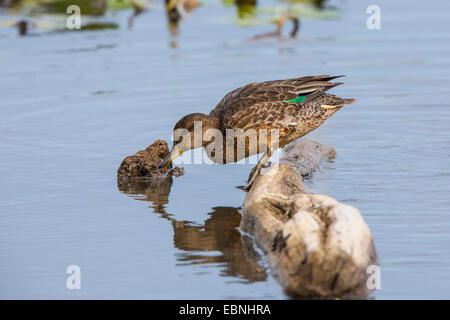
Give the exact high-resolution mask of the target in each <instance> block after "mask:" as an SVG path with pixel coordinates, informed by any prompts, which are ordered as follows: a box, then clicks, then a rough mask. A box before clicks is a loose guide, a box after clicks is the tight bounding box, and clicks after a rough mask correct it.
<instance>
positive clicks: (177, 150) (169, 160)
mask: <svg viewBox="0 0 450 320" xmlns="http://www.w3.org/2000/svg"><path fill="white" fill-rule="evenodd" d="M182 153H183V149H182V148H180V147H178V145H175V146H173V148H172V150H170V152H169V153H168V154H167V155H166V156H165V157H164V159H163V160H162V161H161V162H160V163H159V164H158V168H162V167H164V166H165V165H167V164H169V163H172V161H173V160H174V159H175V158H176V157H178V156H179V155H180V154H182Z"/></svg>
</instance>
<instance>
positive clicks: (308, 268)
mask: <svg viewBox="0 0 450 320" xmlns="http://www.w3.org/2000/svg"><path fill="white" fill-rule="evenodd" d="M334 154H335V153H334V150H333V149H332V148H330V147H327V146H323V145H321V144H320V143H318V142H315V141H311V140H304V141H302V142H300V143H297V144H294V145H292V146H290V148H288V150H287V152H286V153H285V154H284V155H283V156H282V158H281V159H280V164H279V165H273V166H272V167H270V168H269V169H266V171H265V172H264V174H263V175H260V176H259V177H258V178H257V179H256V181H255V183H254V185H253V186H252V188H251V190H250V191H249V193H248V194H247V196H246V198H245V200H244V209H243V219H242V221H241V224H240V228H241V229H242V230H243V231H245V232H247V233H249V234H250V235H253V236H254V239H255V241H256V243H257V245H258V246H260V247H261V248H262V249H263V251H264V252H265V253H266V255H267V258H268V261H269V265H270V267H271V270H272V272H273V273H274V275H275V277H276V278H277V280H278V281H279V283H280V284H281V285H282V287H283V288H284V289H285V292H286V293H287V294H289V295H291V296H301V297H315V298H322V297H328V298H333V297H340V298H346V297H348V298H352V297H353V298H363V297H366V296H367V294H368V293H369V290H368V288H367V285H366V282H367V278H368V274H367V268H368V266H370V265H377V264H378V258H377V254H376V251H375V247H374V244H373V240H372V235H371V233H370V230H369V228H368V226H367V225H366V223H365V222H364V219H363V218H362V216H361V214H360V212H359V211H358V209H356V208H354V207H352V206H349V205H345V204H341V203H339V202H338V201H337V200H335V199H333V198H330V197H329V196H326V195H320V194H308V193H307V189H306V186H305V185H304V183H303V180H302V176H305V175H308V174H311V173H312V172H313V171H314V170H316V169H317V168H319V167H320V163H321V161H324V160H329V159H332V158H333V157H334Z"/></svg>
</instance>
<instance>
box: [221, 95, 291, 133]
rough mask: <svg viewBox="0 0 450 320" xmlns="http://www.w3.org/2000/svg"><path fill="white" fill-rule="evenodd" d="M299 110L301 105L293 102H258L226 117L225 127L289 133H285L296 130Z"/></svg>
mask: <svg viewBox="0 0 450 320" xmlns="http://www.w3.org/2000/svg"><path fill="white" fill-rule="evenodd" d="M298 108H299V105H298V104H297V103H295V102H292V101H272V102H257V103H255V104H253V105H251V106H249V107H248V108H245V109H241V110H239V111H237V112H235V113H233V114H232V115H225V116H224V119H223V120H224V127H225V128H227V129H235V130H236V129H242V130H244V131H246V130H249V129H254V130H255V131H258V130H261V129H265V130H268V131H269V130H271V129H279V130H281V131H283V133H288V132H284V131H286V130H287V131H290V130H291V129H292V130H293V129H295V126H296V123H294V122H295V119H296V114H297V113H298ZM283 133H282V134H283Z"/></svg>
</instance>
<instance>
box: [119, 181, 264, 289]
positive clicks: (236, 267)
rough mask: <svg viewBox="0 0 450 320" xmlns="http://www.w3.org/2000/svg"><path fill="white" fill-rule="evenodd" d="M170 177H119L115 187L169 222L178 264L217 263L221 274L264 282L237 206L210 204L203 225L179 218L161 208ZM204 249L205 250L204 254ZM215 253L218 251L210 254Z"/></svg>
mask: <svg viewBox="0 0 450 320" xmlns="http://www.w3.org/2000/svg"><path fill="white" fill-rule="evenodd" d="M172 182H173V180H172V177H168V178H165V179H159V180H158V179H150V180H149V179H142V178H128V179H119V180H118V188H119V190H120V191H122V192H123V193H125V194H128V195H131V196H134V197H133V198H135V199H136V200H141V201H149V202H151V203H152V206H151V208H153V211H154V212H155V213H158V214H160V215H161V217H163V218H164V219H167V220H168V221H170V222H171V224H172V227H173V231H174V237H173V243H174V246H175V247H176V248H178V249H180V250H183V251H184V252H183V253H180V254H177V261H178V262H179V265H180V266H182V265H194V264H211V263H212V264H220V266H224V267H223V269H221V275H222V276H227V277H236V278H238V279H241V280H243V282H244V283H252V282H257V281H265V280H266V279H267V271H266V268H265V267H263V266H262V265H261V259H260V255H259V254H258V253H257V251H255V249H254V244H253V241H252V240H251V238H249V237H248V236H245V235H241V233H240V232H239V230H238V227H239V224H240V222H241V215H240V213H239V210H240V208H234V207H214V208H212V211H211V212H210V213H208V216H209V217H208V219H206V220H205V221H204V223H203V225H196V224H193V223H192V222H189V221H179V220H176V219H175V218H173V215H171V214H168V213H167V212H166V210H165V205H166V204H167V203H168V202H169V200H168V199H169V193H170V188H171V186H172ZM206 252H208V253H206ZM213 252H219V254H211V253H213Z"/></svg>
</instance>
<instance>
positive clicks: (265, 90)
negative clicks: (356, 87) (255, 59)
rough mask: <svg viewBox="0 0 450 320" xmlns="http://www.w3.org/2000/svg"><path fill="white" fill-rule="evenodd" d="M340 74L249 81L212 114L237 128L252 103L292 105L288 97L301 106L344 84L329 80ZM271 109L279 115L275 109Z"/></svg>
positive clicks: (265, 105)
mask: <svg viewBox="0 0 450 320" xmlns="http://www.w3.org/2000/svg"><path fill="white" fill-rule="evenodd" d="M338 77H342V76H329V75H321V76H309V77H301V78H292V79H286V80H273V81H265V82H254V83H249V84H247V85H245V86H243V87H240V88H237V89H235V90H233V91H231V92H229V93H228V94H227V95H225V97H223V99H222V100H221V101H220V102H219V103H218V104H217V106H216V107H215V108H214V110H213V111H211V113H210V115H211V116H215V117H218V118H219V119H221V121H222V124H223V126H224V127H227V128H232V127H234V128H236V123H241V120H240V119H241V118H242V117H243V115H246V114H249V112H248V111H246V110H247V109H248V108H250V107H251V106H254V105H256V104H258V106H259V107H260V106H261V104H263V105H264V108H263V109H265V108H270V109H273V108H276V107H283V106H288V105H289V104H292V102H289V100H294V99H297V100H296V101H295V103H296V104H297V106H298V105H299V104H300V105H302V104H305V103H307V102H309V101H312V100H314V99H316V98H318V97H320V96H321V95H322V94H324V93H325V92H326V91H328V90H329V89H331V88H333V87H335V86H337V85H339V84H341V83H331V82H329V81H331V80H333V79H336V78H338ZM299 97H301V99H300V100H298V98H299ZM284 102H287V103H284ZM253 112H255V111H254V110H253ZM272 112H273V113H274V114H276V112H275V111H272Z"/></svg>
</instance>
